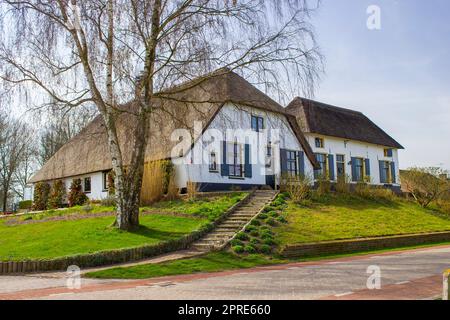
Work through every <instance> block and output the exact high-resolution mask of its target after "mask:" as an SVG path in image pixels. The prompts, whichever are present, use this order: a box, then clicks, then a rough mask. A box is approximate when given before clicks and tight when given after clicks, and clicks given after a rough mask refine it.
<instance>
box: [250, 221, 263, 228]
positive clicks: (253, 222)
mask: <svg viewBox="0 0 450 320" xmlns="http://www.w3.org/2000/svg"><path fill="white" fill-rule="evenodd" d="M250 224H251V225H252V226H256V227H259V226H260V225H261V221H259V220H252V222H250Z"/></svg>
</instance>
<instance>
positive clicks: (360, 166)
mask: <svg viewBox="0 0 450 320" xmlns="http://www.w3.org/2000/svg"><path fill="white" fill-rule="evenodd" d="M354 165H355V175H356V176H355V181H361V182H362V181H364V159H362V158H355V164H354Z"/></svg>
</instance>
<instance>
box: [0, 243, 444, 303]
mask: <svg viewBox="0 0 450 320" xmlns="http://www.w3.org/2000/svg"><path fill="white" fill-rule="evenodd" d="M370 266H375V267H379V268H380V270H381V290H368V289H367V280H368V277H369V276H370V274H368V273H367V269H368V268H369V267H370ZM449 267H450V247H449V246H441V247H434V248H429V249H421V250H411V251H403V252H391V253H385V254H378V255H368V256H362V257H352V258H341V259H334V260H326V261H319V262H304V263H293V264H289V265H282V266H273V267H263V268H254V269H249V270H239V271H232V272H221V273H215V274H197V275H187V276H175V277H166V278H159V279H151V280H138V281H98V280H83V285H82V288H81V290H76V291H71V290H68V289H67V288H66V287H65V284H66V279H64V277H62V274H47V275H44V276H42V275H40V276H39V275H36V276H28V277H23V276H20V277H0V299H163V300H164V299H179V300H186V299H206V300H208V299H237V300H240V299H244V300H252V299H275V300H277V299H296V300H307V299H430V298H433V297H436V296H439V295H440V294H441V290H442V272H443V270H445V269H448V268H449Z"/></svg>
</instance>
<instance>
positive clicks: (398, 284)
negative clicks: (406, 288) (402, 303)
mask: <svg viewBox="0 0 450 320" xmlns="http://www.w3.org/2000/svg"><path fill="white" fill-rule="evenodd" d="M407 283H411V281H402V282H397V283H396V284H395V285H397V286H400V285H402V284H407Z"/></svg>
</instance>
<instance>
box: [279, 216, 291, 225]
mask: <svg viewBox="0 0 450 320" xmlns="http://www.w3.org/2000/svg"><path fill="white" fill-rule="evenodd" d="M277 221H278V222H281V223H285V224H286V223H288V221H287V220H286V218H285V217H283V216H279V217H278V218H277Z"/></svg>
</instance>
